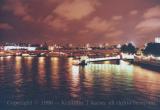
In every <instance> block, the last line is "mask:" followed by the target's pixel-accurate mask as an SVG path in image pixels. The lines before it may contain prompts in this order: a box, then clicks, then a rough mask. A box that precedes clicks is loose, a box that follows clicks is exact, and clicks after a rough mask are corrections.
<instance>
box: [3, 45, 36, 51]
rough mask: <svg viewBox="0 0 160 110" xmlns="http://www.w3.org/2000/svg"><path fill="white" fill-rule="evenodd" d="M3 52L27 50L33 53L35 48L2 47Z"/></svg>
mask: <svg viewBox="0 0 160 110" xmlns="http://www.w3.org/2000/svg"><path fill="white" fill-rule="evenodd" d="M4 50H28V51H34V50H36V47H27V46H4Z"/></svg>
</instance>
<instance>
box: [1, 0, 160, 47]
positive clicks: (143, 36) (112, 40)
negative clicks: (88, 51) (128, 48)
mask: <svg viewBox="0 0 160 110" xmlns="http://www.w3.org/2000/svg"><path fill="white" fill-rule="evenodd" d="M0 2H1V3H0V42H34V43H42V42H48V43H52V42H54V43H60V44H64V43H73V44H83V43H93V44H94V43H108V44H117V43H120V44H122V43H126V42H133V43H135V44H136V45H143V44H144V43H145V42H150V41H153V40H154V38H155V37H156V36H160V0H1V1H0Z"/></svg>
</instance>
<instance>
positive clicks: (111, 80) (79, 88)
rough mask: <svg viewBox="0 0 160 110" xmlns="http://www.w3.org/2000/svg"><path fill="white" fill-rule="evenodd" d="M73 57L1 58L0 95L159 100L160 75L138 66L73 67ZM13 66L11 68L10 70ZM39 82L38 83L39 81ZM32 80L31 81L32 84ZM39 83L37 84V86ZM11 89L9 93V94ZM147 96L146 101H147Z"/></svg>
mask: <svg viewBox="0 0 160 110" xmlns="http://www.w3.org/2000/svg"><path fill="white" fill-rule="evenodd" d="M72 61H73V59H72V58H59V57H52V58H47V57H39V58H37V57H36V58H32V57H27V58H22V57H15V58H9V59H3V61H2V59H0V70H3V71H1V72H3V73H1V75H0V79H1V80H0V88H7V89H1V91H0V95H1V96H8V95H10V94H15V93H17V94H15V96H20V94H21V97H24V99H25V98H26V97H31V98H32V97H36V98H37V99H38V100H40V98H39V97H41V96H42V97H45V96H47V97H52V96H56V97H58V98H57V100H59V101H61V100H62V99H61V96H63V97H62V98H63V99H65V98H67V97H69V96H70V97H71V98H74V99H75V98H76V99H80V98H82V99H83V98H86V97H87V99H92V100H102V99H103V100H107V98H108V97H111V98H110V99H109V100H112V99H118V100H122V99H123V97H124V96H125V97H130V96H134V100H136V101H139V100H141V101H146V100H147V101H150V100H151V101H156V99H157V98H160V80H159V79H160V74H159V73H158V72H153V71H150V70H147V69H143V68H141V67H139V66H135V65H131V64H129V63H127V62H123V61H122V62H121V63H120V65H115V64H109V63H108V62H105V63H100V64H96V63H95V64H88V65H86V66H84V67H81V66H77V65H73V64H72ZM9 67H11V68H9ZM37 79H38V81H37ZM31 80H32V81H31ZM37 82H38V83H37ZM6 90H8V91H9V92H6ZM144 97H147V98H144Z"/></svg>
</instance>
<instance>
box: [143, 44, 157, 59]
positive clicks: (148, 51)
mask: <svg viewBox="0 0 160 110" xmlns="http://www.w3.org/2000/svg"><path fill="white" fill-rule="evenodd" d="M143 53H144V54H145V55H155V56H160V43H148V44H147V46H146V47H145V49H144V51H143Z"/></svg>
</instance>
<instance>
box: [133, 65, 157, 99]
mask: <svg viewBox="0 0 160 110" xmlns="http://www.w3.org/2000/svg"><path fill="white" fill-rule="evenodd" d="M134 73H135V75H134V82H135V87H136V89H137V90H138V91H139V92H141V93H143V94H144V95H145V96H146V97H148V98H149V99H151V100H156V99H157V96H159V93H160V80H159V79H160V74H159V73H157V72H153V71H149V70H144V69H142V68H140V67H136V68H135V72H134Z"/></svg>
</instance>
